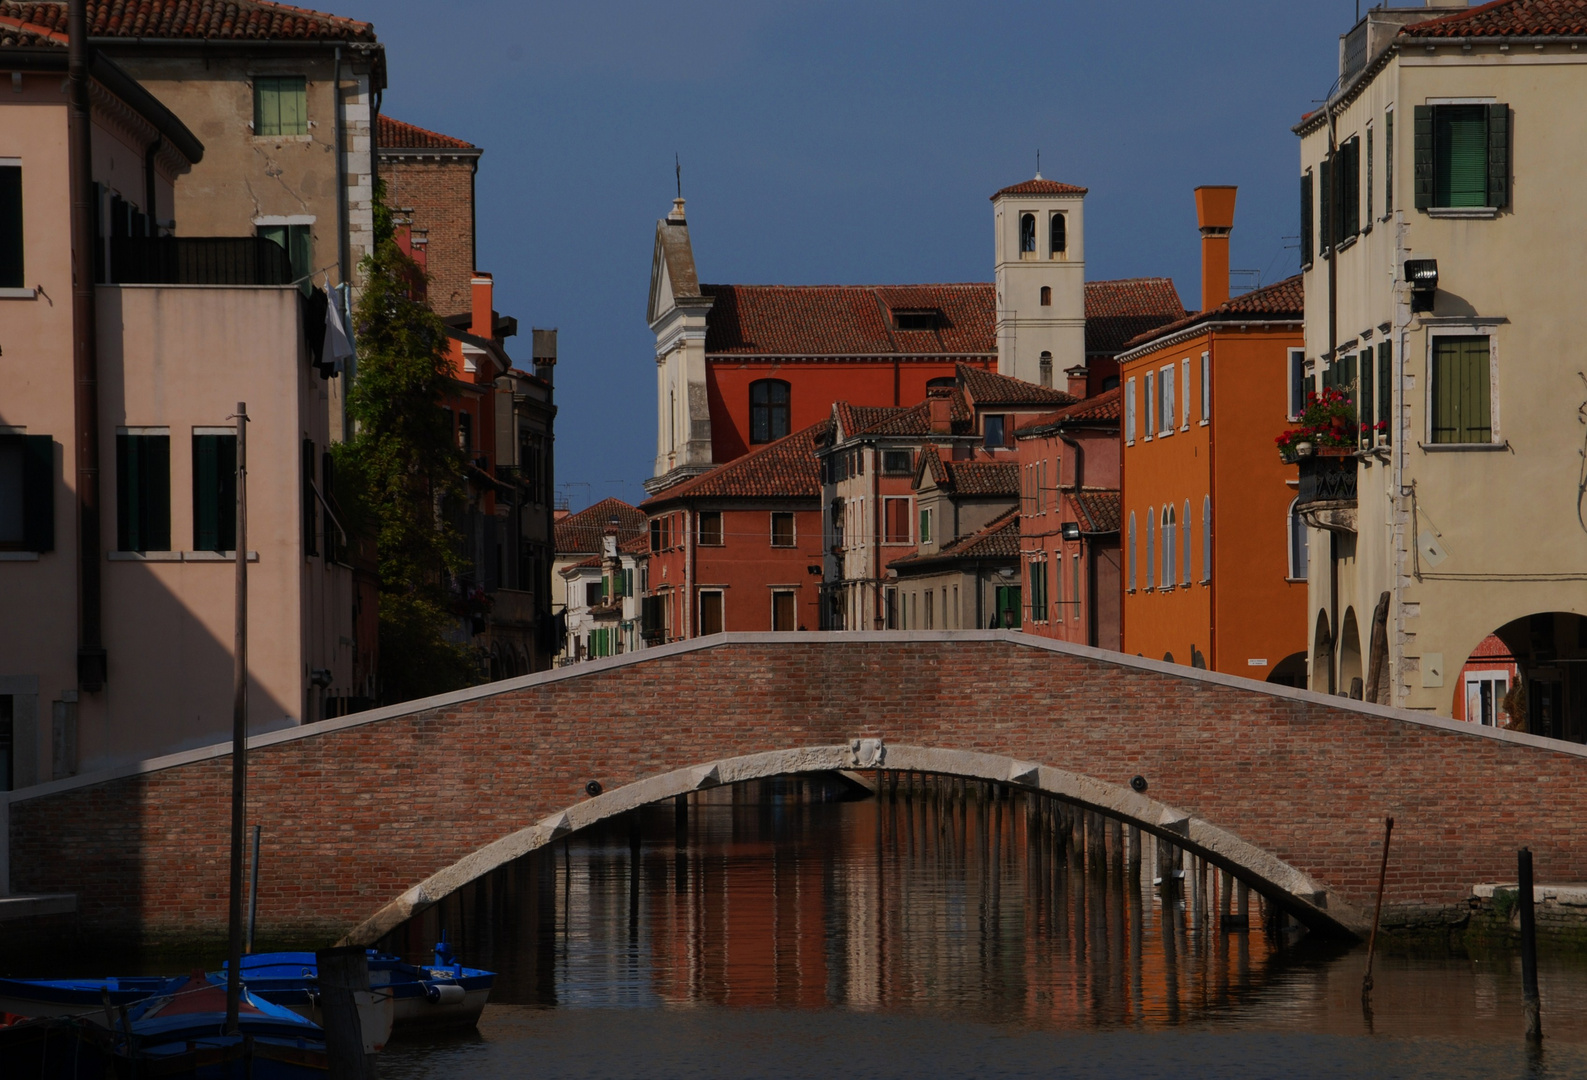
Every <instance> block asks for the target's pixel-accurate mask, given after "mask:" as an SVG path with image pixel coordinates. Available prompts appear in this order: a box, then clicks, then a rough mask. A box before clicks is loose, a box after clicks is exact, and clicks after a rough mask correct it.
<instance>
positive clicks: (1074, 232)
mask: <svg viewBox="0 0 1587 1080" xmlns="http://www.w3.org/2000/svg"><path fill="white" fill-rule="evenodd" d="M1085 195H1086V189H1085V188H1083V187H1076V186H1075V185H1073V184H1060V183H1058V182H1057V181H1056V180H1044V179H1042V175H1041V173H1037V174H1036V177H1035V179H1032V180H1026V181H1025V182H1024V183H1022V184H1014V185H1012V186H1011V187H1006V188H1004V189H1003V190H1001V191H999V192H998V193H997V194H996V195H993V196H992V220H993V226H994V236H995V255H994V262H995V267H996V272H995V278H996V282H997V370H998V373H999V374H1002V375H1010V376H1013V377H1014V378H1016V379H1023V380H1024V381H1025V382H1030V383H1036V384H1037V385H1039V386H1056V387H1060V388H1061V387H1062V385H1063V380H1064V372H1066V371H1068V370H1070V369H1072V368H1077V367H1084V366H1085V362H1086V261H1085V257H1086V249H1085V213H1084V204H1085Z"/></svg>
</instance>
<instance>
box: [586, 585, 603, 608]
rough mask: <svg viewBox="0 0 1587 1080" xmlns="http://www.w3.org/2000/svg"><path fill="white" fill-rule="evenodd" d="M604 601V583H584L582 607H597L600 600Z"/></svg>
mask: <svg viewBox="0 0 1587 1080" xmlns="http://www.w3.org/2000/svg"><path fill="white" fill-rule="evenodd" d="M605 599H606V581H605V579H602V580H600V581H587V582H585V583H584V606H585V607H599V606H600V604H601V601H602V600H605Z"/></svg>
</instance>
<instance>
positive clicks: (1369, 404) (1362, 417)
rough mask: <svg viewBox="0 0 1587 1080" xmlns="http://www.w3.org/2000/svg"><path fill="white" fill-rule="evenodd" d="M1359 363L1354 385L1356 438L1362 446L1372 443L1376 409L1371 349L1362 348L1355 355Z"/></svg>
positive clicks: (1375, 384) (1375, 380)
mask: <svg viewBox="0 0 1587 1080" xmlns="http://www.w3.org/2000/svg"><path fill="white" fill-rule="evenodd" d="M1356 359H1357V361H1358V362H1359V364H1360V369H1361V371H1360V382H1359V383H1358V384H1357V386H1356V391H1355V399H1356V427H1357V429H1358V438H1359V441H1360V443H1361V445H1362V446H1364V447H1370V446H1372V445H1373V441H1374V440H1373V434H1374V432H1373V429H1372V417H1373V414H1374V413H1375V412H1376V411H1377V410H1376V409H1375V408H1374V407H1373V401H1372V397H1373V393H1374V392H1375V391H1376V390H1377V379H1375V378H1373V374H1374V373H1373V370H1372V350H1371V349H1370V348H1368V349H1362V350H1361V353H1360V355H1359V356H1357V357H1356Z"/></svg>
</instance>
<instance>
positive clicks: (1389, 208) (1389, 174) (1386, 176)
mask: <svg viewBox="0 0 1587 1080" xmlns="http://www.w3.org/2000/svg"><path fill="white" fill-rule="evenodd" d="M1383 213H1384V214H1385V215H1387V214H1392V213H1394V110H1393V109H1390V110H1389V111H1388V112H1386V113H1384V114H1383Z"/></svg>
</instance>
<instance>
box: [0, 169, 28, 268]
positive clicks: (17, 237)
mask: <svg viewBox="0 0 1587 1080" xmlns="http://www.w3.org/2000/svg"><path fill="white" fill-rule="evenodd" d="M25 288H27V268H26V267H25V266H24V265H23V263H22V166H21V165H10V164H7V165H0V289H25Z"/></svg>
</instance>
